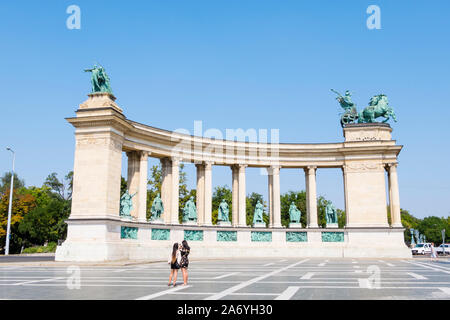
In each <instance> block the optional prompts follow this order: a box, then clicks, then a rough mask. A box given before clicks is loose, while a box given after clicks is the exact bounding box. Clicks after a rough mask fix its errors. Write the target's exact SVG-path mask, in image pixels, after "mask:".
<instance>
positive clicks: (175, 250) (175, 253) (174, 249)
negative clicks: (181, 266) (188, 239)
mask: <svg viewBox="0 0 450 320" xmlns="http://www.w3.org/2000/svg"><path fill="white" fill-rule="evenodd" d="M177 250H178V243H177V242H175V243H174V244H173V249H172V263H175V260H177Z"/></svg>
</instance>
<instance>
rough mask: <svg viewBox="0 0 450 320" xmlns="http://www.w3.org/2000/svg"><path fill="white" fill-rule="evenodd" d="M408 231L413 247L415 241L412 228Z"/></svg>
mask: <svg viewBox="0 0 450 320" xmlns="http://www.w3.org/2000/svg"><path fill="white" fill-rule="evenodd" d="M409 232H410V233H411V246H412V247H414V246H415V245H416V242H415V241H414V229H412V228H411V229H409Z"/></svg>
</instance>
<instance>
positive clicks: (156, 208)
mask: <svg viewBox="0 0 450 320" xmlns="http://www.w3.org/2000/svg"><path fill="white" fill-rule="evenodd" d="M150 212H151V214H152V215H151V217H150V221H157V220H161V215H162V214H163V213H164V204H163V202H162V200H161V197H160V194H159V193H158V194H157V195H156V198H155V200H153V204H152V208H151V209H150Z"/></svg>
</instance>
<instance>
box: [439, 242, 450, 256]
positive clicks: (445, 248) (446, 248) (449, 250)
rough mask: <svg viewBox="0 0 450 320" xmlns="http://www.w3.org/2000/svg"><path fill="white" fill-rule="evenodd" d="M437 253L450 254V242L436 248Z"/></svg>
mask: <svg viewBox="0 0 450 320" xmlns="http://www.w3.org/2000/svg"><path fill="white" fill-rule="evenodd" d="M436 253H437V254H450V243H443V244H441V245H440V246H439V247H437V248H436Z"/></svg>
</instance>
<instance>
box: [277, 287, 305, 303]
mask: <svg viewBox="0 0 450 320" xmlns="http://www.w3.org/2000/svg"><path fill="white" fill-rule="evenodd" d="M298 289H300V287H288V288H287V289H286V290H284V291H283V292H282V293H281V294H280V295H279V296H278V297H276V298H275V300H289V299H291V298H292V296H293V295H294V294H295V293H296V292H297V291H298Z"/></svg>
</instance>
